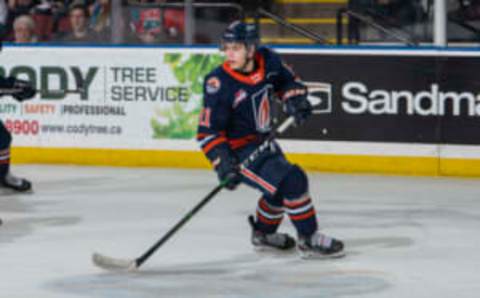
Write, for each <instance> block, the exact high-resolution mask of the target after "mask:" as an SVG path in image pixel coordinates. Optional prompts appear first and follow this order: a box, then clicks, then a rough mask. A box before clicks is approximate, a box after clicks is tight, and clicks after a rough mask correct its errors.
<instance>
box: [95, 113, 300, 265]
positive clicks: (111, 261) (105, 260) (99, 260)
mask: <svg viewBox="0 0 480 298" xmlns="http://www.w3.org/2000/svg"><path fill="white" fill-rule="evenodd" d="M294 121H295V119H294V117H289V118H287V119H286V120H285V121H283V123H282V124H281V125H279V126H278V128H277V129H276V131H275V132H274V133H272V134H270V135H269V136H268V137H267V139H265V141H264V142H263V144H262V145H260V146H259V147H257V149H256V150H255V151H253V152H252V153H251V154H250V156H249V157H248V158H246V159H245V160H244V161H243V162H242V164H241V168H246V167H248V166H249V165H250V164H251V163H252V162H253V161H254V160H255V159H256V158H257V157H258V156H259V155H260V154H261V153H262V152H263V151H265V149H266V148H268V147H269V146H270V144H271V142H272V140H273V138H274V137H275V135H276V134H281V133H283V132H284V131H285V130H286V129H287V128H288V127H290V126H291V125H292V124H293V123H294ZM228 182H229V181H228V180H224V181H222V182H221V183H220V184H219V185H217V186H216V187H215V188H214V189H213V190H212V191H210V193H208V194H207V195H206V196H205V197H204V198H203V199H202V200H201V201H200V202H199V203H197V205H195V207H193V209H192V210H190V211H189V212H188V213H187V214H186V215H185V216H183V218H182V219H180V221H179V222H178V223H177V224H175V226H173V227H172V228H171V229H170V230H169V231H168V232H167V233H166V234H165V235H164V236H163V237H162V238H160V239H159V240H158V241H157V242H156V243H155V244H154V245H152V246H151V247H150V248H149V249H148V250H147V251H146V252H145V253H144V254H143V255H141V256H140V257H138V258H136V259H118V258H112V257H108V256H105V255H102V254H99V253H94V254H93V255H92V261H93V263H94V264H95V265H96V266H98V267H100V268H103V269H106V270H128V271H132V270H135V269H138V268H139V267H140V266H141V265H142V264H143V263H144V262H145V261H146V260H147V259H148V258H149V257H150V256H151V255H152V254H153V253H154V252H155V251H157V249H158V248H160V246H162V245H163V244H164V243H165V242H166V241H167V240H168V239H170V237H171V236H173V235H174V234H175V233H176V232H177V231H178V230H179V229H180V228H181V227H182V226H183V225H184V224H185V223H186V222H187V221H189V220H190V219H191V218H192V217H193V216H194V215H195V214H196V213H197V212H198V211H199V210H200V209H201V208H202V207H203V206H205V205H206V204H207V203H208V202H209V201H210V200H211V199H212V198H213V197H215V195H216V194H217V193H219V192H220V191H221V190H222V189H223V188H224V187H225V186H226V185H227V184H228Z"/></svg>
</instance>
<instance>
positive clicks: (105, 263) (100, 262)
mask: <svg viewBox="0 0 480 298" xmlns="http://www.w3.org/2000/svg"><path fill="white" fill-rule="evenodd" d="M92 262H93V264H95V266H97V267H100V268H102V269H105V270H109V271H134V270H136V269H137V263H136V262H135V260H130V259H118V258H112V257H108V256H105V255H102V254H99V253H94V254H93V255H92Z"/></svg>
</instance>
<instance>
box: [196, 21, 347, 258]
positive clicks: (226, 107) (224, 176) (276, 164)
mask: <svg viewBox="0 0 480 298" xmlns="http://www.w3.org/2000/svg"><path fill="white" fill-rule="evenodd" d="M221 49H222V50H223V51H224V53H225V56H226V61H225V62H224V64H223V65H221V66H219V67H217V68H216V69H214V70H213V71H212V72H211V73H209V74H208V75H207V76H206V77H205V82H204V98H203V100H204V102H203V110H202V112H201V115H200V121H199V126H198V135H197V140H198V141H199V142H200V146H201V148H202V150H203V152H204V153H205V155H206V156H207V158H208V159H209V160H210V161H211V163H212V165H213V167H214V169H215V171H216V172H217V174H218V177H219V179H220V181H228V183H227V184H226V187H227V188H228V189H230V190H233V189H235V188H236V187H237V185H238V184H239V183H241V182H242V183H245V184H247V185H249V186H251V187H254V188H256V189H258V190H260V191H261V192H262V196H261V198H260V199H259V201H258V205H257V212H256V218H254V216H253V215H251V216H250V217H249V222H250V224H251V226H252V238H251V241H252V244H253V245H254V246H255V247H258V248H265V247H268V248H276V249H280V250H288V249H292V248H294V247H295V245H296V246H297V248H298V250H299V251H300V253H301V255H302V257H305V258H308V257H321V258H323V257H338V256H341V255H343V246H344V245H343V242H342V241H340V240H336V239H334V238H332V237H328V236H326V235H324V234H322V233H320V232H319V231H318V228H317V219H316V213H315V209H314V206H313V205H312V201H311V199H310V195H309V192H308V191H309V190H308V178H307V176H306V175H305V172H304V171H303V170H302V169H301V168H300V167H299V166H297V165H294V164H291V163H290V162H288V161H287V160H286V158H285V156H284V154H283V153H282V151H281V149H280V147H279V146H278V144H277V143H276V142H275V141H273V142H272V144H271V145H270V146H268V149H267V150H265V151H263V152H262V153H261V154H260V155H259V156H258V157H257V158H256V159H255V161H254V162H253V163H251V164H250V165H249V166H248V168H240V163H241V162H242V161H243V160H245V159H246V158H247V157H248V156H249V155H250V154H251V153H252V152H253V151H254V150H255V149H256V148H257V147H259V146H260V145H261V144H262V142H263V140H265V139H266V138H267V136H268V135H269V133H270V131H271V130H272V116H273V115H272V114H273V113H272V106H273V95H274V94H278V95H279V96H280V98H281V100H282V102H283V107H284V110H285V112H286V113H287V115H289V116H293V117H294V118H295V122H296V124H297V125H301V124H302V123H303V122H304V121H305V120H306V119H307V118H308V116H309V115H310V114H311V110H312V107H311V105H310V103H309V101H308V100H307V88H306V87H305V85H303V84H302V82H301V81H300V80H299V79H298V78H297V77H296V76H295V75H294V73H293V72H292V71H291V70H290V69H289V68H288V67H286V66H285V64H283V63H282V61H281V59H280V57H279V56H278V55H277V54H275V53H274V52H273V51H271V50H269V49H267V48H265V47H259V46H258V33H257V29H256V27H255V26H254V25H253V24H246V23H243V22H239V21H237V22H234V23H232V24H230V25H229V26H228V28H227V29H226V30H225V32H224V34H223V36H222V43H221ZM285 212H286V213H287V215H288V217H289V218H290V220H291V222H292V223H293V225H294V226H295V228H296V231H297V236H298V237H297V238H298V243H297V242H296V241H295V239H294V238H293V237H291V236H289V235H288V234H284V233H278V232H277V228H278V226H279V225H280V223H281V221H282V218H283V216H284V213H285Z"/></svg>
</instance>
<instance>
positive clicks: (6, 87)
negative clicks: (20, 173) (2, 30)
mask: <svg viewBox="0 0 480 298" xmlns="http://www.w3.org/2000/svg"><path fill="white" fill-rule="evenodd" d="M1 50H2V48H1V40H0V52H1ZM35 93H36V91H35V89H33V88H32V87H31V86H30V84H29V83H28V82H26V81H23V80H19V79H16V78H13V77H8V78H3V77H0V97H2V96H4V95H10V96H12V97H13V98H15V99H16V100H17V101H19V102H22V101H24V100H27V99H30V98H32V97H34V96H35ZM11 142H12V135H11V134H10V132H9V131H8V130H7V129H6V128H5V126H4V125H3V122H2V121H1V119H0V188H8V189H12V190H15V191H18V192H25V191H29V190H31V189H32V184H31V183H30V181H28V180H27V179H24V178H18V177H15V176H14V175H12V174H11V172H10V143H11Z"/></svg>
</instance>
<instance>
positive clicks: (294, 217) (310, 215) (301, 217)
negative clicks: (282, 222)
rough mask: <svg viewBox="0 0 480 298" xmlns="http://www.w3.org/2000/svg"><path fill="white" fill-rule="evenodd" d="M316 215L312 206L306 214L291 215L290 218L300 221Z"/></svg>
mask: <svg viewBox="0 0 480 298" xmlns="http://www.w3.org/2000/svg"><path fill="white" fill-rule="evenodd" d="M314 216H315V209H313V208H312V209H311V210H310V211H308V212H307V213H304V214H299V215H290V219H291V220H295V221H300V220H305V219H309V218H311V217H314Z"/></svg>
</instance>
